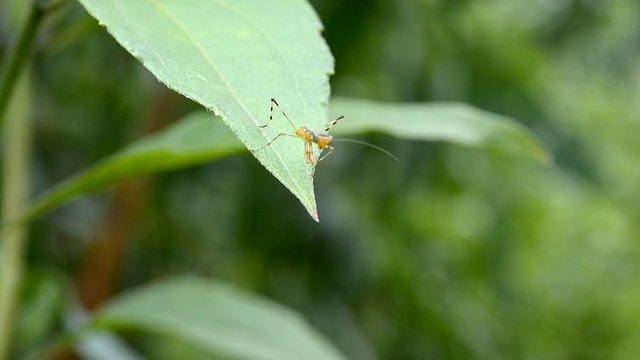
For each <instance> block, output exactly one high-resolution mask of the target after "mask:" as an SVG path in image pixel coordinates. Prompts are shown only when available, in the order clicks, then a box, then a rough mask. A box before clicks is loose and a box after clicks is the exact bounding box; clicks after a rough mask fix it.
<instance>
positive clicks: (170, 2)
mask: <svg viewBox="0 0 640 360" xmlns="http://www.w3.org/2000/svg"><path fill="white" fill-rule="evenodd" d="M80 3H81V4H83V5H84V7H85V8H86V9H87V11H89V13H90V14H91V15H93V16H94V17H95V18H96V19H98V21H99V22H100V23H101V24H102V25H104V26H105V27H106V28H107V30H108V31H109V32H110V33H111V35H113V37H114V38H115V39H116V40H117V41H118V42H119V43H120V44H121V45H122V46H123V47H124V48H125V49H127V50H128V51H129V52H130V53H131V54H132V55H133V56H135V57H136V58H137V59H139V60H140V61H141V62H142V64H143V65H144V66H145V67H146V68H147V69H149V71H151V73H153V74H154V75H155V76H156V78H158V80H160V81H161V82H163V83H164V84H166V85H167V86H168V87H170V88H171V89H173V90H175V91H177V92H179V93H181V94H183V95H184V96H186V97H188V98H190V99H192V100H194V101H196V102H198V103H200V104H202V105H203V106H205V107H206V108H208V109H210V110H212V111H213V112H214V113H215V114H216V115H218V116H220V117H221V118H222V120H223V121H224V122H225V124H227V125H228V126H229V128H230V129H231V130H232V131H233V133H234V134H235V135H236V136H237V137H238V138H239V139H240V141H241V142H242V143H243V144H244V145H245V146H246V147H247V148H248V149H258V148H260V147H261V146H263V145H264V144H266V143H267V142H268V141H269V140H271V139H272V138H273V137H274V136H276V135H277V134H278V133H280V132H284V131H286V132H291V131H292V129H291V125H289V124H288V123H287V122H286V121H285V120H284V118H283V117H282V115H280V114H279V113H275V115H276V117H275V118H274V121H273V124H271V126H269V127H268V128H266V129H261V128H259V127H258V125H259V124H264V123H265V122H266V121H267V120H268V118H269V108H270V99H271V98H272V97H273V98H276V99H277V100H278V102H279V103H280V105H282V106H283V107H284V108H285V110H286V111H287V113H288V115H289V116H290V117H291V118H292V119H293V120H294V121H295V122H296V125H297V126H301V125H306V126H308V127H310V128H316V127H319V126H322V125H323V124H325V123H326V122H327V121H328V119H329V117H328V109H327V103H328V99H329V81H328V76H329V74H331V73H332V72H333V57H332V56H331V53H330V52H329V49H328V47H327V45H326V43H325V42H324V40H323V39H322V37H321V36H320V31H321V29H322V24H321V23H320V21H319V19H318V17H317V15H316V14H315V12H314V11H313V9H312V8H311V7H310V6H309V4H308V3H307V2H306V1H304V0H269V1H256V0H189V1H184V0H135V1H132V0H80ZM276 111H277V110H276ZM298 149H299V144H298V143H295V144H294V143H292V142H291V141H278V142H276V143H274V144H273V146H269V147H267V148H265V149H264V150H262V151H259V152H255V153H254V156H255V157H256V158H257V159H258V160H259V161H260V162H261V163H262V164H263V165H264V166H265V167H266V168H267V169H268V170H269V171H270V172H271V173H273V175H274V176H275V177H276V178H278V180H280V181H281V182H282V183H283V184H284V185H285V186H286V187H287V188H288V189H289V190H291V192H293V194H294V195H295V196H297V197H298V198H299V199H300V201H301V202H302V204H303V205H304V206H305V208H306V209H307V211H309V213H310V214H311V216H312V217H314V218H315V219H317V211H316V204H315V198H314V194H313V172H314V169H315V167H314V166H312V165H309V164H306V163H305V161H304V158H302V157H300V156H298Z"/></svg>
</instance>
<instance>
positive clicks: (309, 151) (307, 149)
mask: <svg viewBox="0 0 640 360" xmlns="http://www.w3.org/2000/svg"><path fill="white" fill-rule="evenodd" d="M304 157H305V159H306V160H307V164H313V163H314V161H313V143H311V142H306V141H305V143H304Z"/></svg>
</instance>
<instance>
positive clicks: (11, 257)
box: [0, 74, 32, 359]
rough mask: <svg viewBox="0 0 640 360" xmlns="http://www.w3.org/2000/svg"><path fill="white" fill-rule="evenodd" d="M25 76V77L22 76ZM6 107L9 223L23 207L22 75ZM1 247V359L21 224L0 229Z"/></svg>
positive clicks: (26, 98)
mask: <svg viewBox="0 0 640 360" xmlns="http://www.w3.org/2000/svg"><path fill="white" fill-rule="evenodd" d="M25 75H27V74H25ZM13 98H14V100H13V101H12V102H11V104H10V106H9V107H8V112H7V113H8V114H10V119H9V121H7V122H6V124H5V129H4V130H5V139H4V144H3V145H4V149H3V151H2V155H3V161H2V167H3V169H2V217H3V220H4V221H12V220H14V219H16V218H17V217H18V216H20V214H21V213H22V210H23V207H24V205H25V204H26V198H27V184H28V178H29V174H28V167H29V150H30V143H31V140H30V135H31V122H30V121H29V119H30V118H31V114H30V110H31V109H30V107H29V104H31V103H32V101H31V92H30V89H29V79H28V77H27V76H22V77H21V79H20V80H19V81H18V84H17V86H16V88H15V95H14V96H13ZM0 237H1V240H2V243H1V248H0V359H5V358H7V357H8V355H9V351H10V344H11V340H12V339H13V336H12V329H13V322H14V318H15V313H16V310H17V303H18V299H19V293H20V284H21V279H22V271H23V252H24V247H25V242H26V231H25V228H24V226H23V225H18V226H12V227H10V228H6V229H3V230H2V232H1V233H0Z"/></svg>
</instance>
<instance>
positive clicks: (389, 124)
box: [331, 98, 551, 163]
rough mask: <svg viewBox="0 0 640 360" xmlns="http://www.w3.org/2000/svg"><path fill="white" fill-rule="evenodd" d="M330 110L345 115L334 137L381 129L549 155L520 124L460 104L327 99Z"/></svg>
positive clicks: (517, 152)
mask: <svg viewBox="0 0 640 360" xmlns="http://www.w3.org/2000/svg"><path fill="white" fill-rule="evenodd" d="M331 113H332V114H335V115H343V114H344V115H345V116H346V118H345V119H344V120H342V121H341V122H340V123H339V124H338V125H336V126H335V127H334V128H333V129H332V134H333V135H336V136H342V135H352V134H361V133H365V132H380V133H383V134H388V135H392V136H395V137H398V138H401V139H407V140H423V141H425V140H440V141H447V142H452V143H455V144H459V145H464V146H471V147H478V148H484V149H488V150H493V151H498V152H500V153H503V154H508V155H514V156H520V157H524V158H528V159H532V160H536V161H541V162H544V163H548V162H549V161H550V159H551V155H550V154H549V153H548V152H547V151H546V150H545V149H544V148H543V147H542V146H541V144H540V142H539V141H538V140H537V139H536V138H535V136H534V135H533V134H532V133H531V132H530V131H529V130H528V129H527V128H525V127H524V126H522V125H520V124H519V123H518V122H516V121H515V120H513V119H511V118H508V117H506V116H502V115H498V114H494V113H490V112H487V111H484V110H480V109H478V108H475V107H473V106H470V105H467V104H462V103H384V102H375V101H369V100H356V99H345V98H332V99H331Z"/></svg>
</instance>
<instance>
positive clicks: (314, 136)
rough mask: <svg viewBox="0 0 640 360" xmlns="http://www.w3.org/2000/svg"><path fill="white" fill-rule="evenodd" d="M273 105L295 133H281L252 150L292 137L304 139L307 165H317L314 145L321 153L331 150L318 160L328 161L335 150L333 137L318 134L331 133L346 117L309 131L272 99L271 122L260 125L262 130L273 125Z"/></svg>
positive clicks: (340, 117)
mask: <svg viewBox="0 0 640 360" xmlns="http://www.w3.org/2000/svg"><path fill="white" fill-rule="evenodd" d="M273 104H275V105H276V106H277V107H278V109H279V110H280V112H281V113H282V115H284V118H285V119H287V121H288V122H289V124H291V126H292V127H293V129H294V133H293V134H287V133H280V134H278V135H277V136H276V137H274V138H273V139H271V141H269V142H268V143H267V144H266V145H264V146H262V147H261V148H258V149H255V150H252V151H253V152H257V151H260V150H262V149H264V148H266V147H267V146H269V145H271V144H273V142H274V141H276V140H277V139H278V138H280V137H281V136H290V137H295V138H299V139H302V140H303V141H304V157H305V159H306V161H307V164H315V161H314V159H313V144H314V143H315V144H316V145H317V146H318V149H320V151H321V152H322V150H323V149H325V148H326V149H327V150H329V152H327V153H326V154H324V155H323V156H321V157H320V158H319V159H318V162H320V161H322V160H324V159H326V157H327V156H329V155H331V153H332V152H333V150H335V149H334V148H333V146H331V144H332V143H333V136H331V135H329V134H323V133H318V131H320V130H322V129H324V131H325V132H327V131H329V129H331V128H332V127H333V125H335V124H337V123H338V121H340V120H342V119H344V116H342V115H341V116H339V117H338V118H337V119H335V120H333V121H331V122H329V123H328V124H326V125H324V126H321V127H319V128H317V129H315V130H309V129H308V128H307V127H306V126H300V127H296V126H295V125H294V124H293V121H291V119H289V116H287V114H286V113H285V112H284V110H282V108H281V107H280V104H278V102H277V101H276V99H274V98H271V110H270V111H269V121H268V122H267V123H266V124H264V125H260V127H261V128H265V127H267V125H269V124H270V123H271V121H272V120H273Z"/></svg>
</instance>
